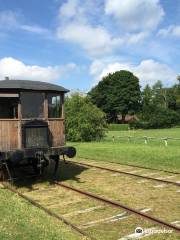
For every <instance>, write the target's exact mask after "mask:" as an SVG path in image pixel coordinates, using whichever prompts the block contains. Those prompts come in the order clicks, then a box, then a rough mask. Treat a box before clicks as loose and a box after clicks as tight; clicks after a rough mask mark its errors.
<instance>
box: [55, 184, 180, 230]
mask: <svg viewBox="0 0 180 240" xmlns="http://www.w3.org/2000/svg"><path fill="white" fill-rule="evenodd" d="M54 183H55V184H56V185H58V186H61V187H63V188H65V189H69V190H71V191H74V192H77V193H80V194H82V195H84V196H87V197H90V198H93V199H96V200H98V201H101V202H103V203H106V204H108V205H111V206H113V207H116V208H121V209H122V208H123V209H125V210H126V211H127V212H130V213H134V214H136V215H137V216H140V217H143V218H144V219H147V220H149V221H152V222H154V223H156V224H159V225H162V226H164V227H167V228H170V229H173V230H175V231H177V232H180V228H179V227H177V226H175V225H173V224H171V223H168V222H165V221H163V220H161V219H158V218H156V217H152V216H149V215H147V214H145V213H142V212H140V211H138V210H135V209H133V208H130V207H128V206H126V205H123V204H121V203H119V202H116V201H113V200H111V199H107V198H104V197H101V196H98V195H96V194H94V193H90V192H86V191H83V190H81V189H77V188H74V187H71V186H69V185H66V184H63V183H59V182H57V181H54Z"/></svg>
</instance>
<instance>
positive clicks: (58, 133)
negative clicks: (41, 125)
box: [48, 119, 65, 147]
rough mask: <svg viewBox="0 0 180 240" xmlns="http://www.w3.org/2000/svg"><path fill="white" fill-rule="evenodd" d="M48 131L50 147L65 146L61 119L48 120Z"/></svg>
mask: <svg viewBox="0 0 180 240" xmlns="http://www.w3.org/2000/svg"><path fill="white" fill-rule="evenodd" d="M48 123H49V131H50V135H51V136H50V139H51V142H52V147H59V146H63V145H64V144H65V136H64V120H63V119H49V120H48Z"/></svg>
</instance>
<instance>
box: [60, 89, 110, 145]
mask: <svg viewBox="0 0 180 240" xmlns="http://www.w3.org/2000/svg"><path fill="white" fill-rule="evenodd" d="M65 114H66V136H67V140H69V141H92V140H100V139H101V138H102V137H104V134H105V130H106V127H107V126H106V120H105V114H104V113H103V112H102V111H101V110H100V109H99V108H97V107H96V106H95V105H93V104H92V102H91V101H90V100H89V98H88V97H85V96H83V95H81V94H79V93H74V94H73V95H71V96H70V97H67V99H66V101H65Z"/></svg>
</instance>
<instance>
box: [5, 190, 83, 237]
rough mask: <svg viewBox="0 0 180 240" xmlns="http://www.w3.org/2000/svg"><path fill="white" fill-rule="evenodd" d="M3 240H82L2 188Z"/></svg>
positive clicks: (61, 224) (56, 221)
mask: <svg viewBox="0 0 180 240" xmlns="http://www.w3.org/2000/svg"><path fill="white" fill-rule="evenodd" d="M0 239H1V240H32V239H35V240H65V239H66V240H67V239H68V240H80V239H83V238H82V237H80V236H79V234H77V233H76V232H74V231H73V230H72V229H71V228H69V227H67V226H66V225H65V224H63V223H62V222H59V221H58V220H56V219H54V218H52V217H50V216H48V215H47V214H46V213H44V212H43V211H41V210H39V209H37V208H36V207H33V206H32V205H31V204H29V203H27V202H26V201H24V200H22V199H21V198H19V197H18V196H16V195H15V194H13V193H11V192H9V191H8V190H4V189H1V188H0Z"/></svg>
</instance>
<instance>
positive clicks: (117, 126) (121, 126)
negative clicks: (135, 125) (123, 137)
mask: <svg viewBox="0 0 180 240" xmlns="http://www.w3.org/2000/svg"><path fill="white" fill-rule="evenodd" d="M128 129H129V124H109V131H127V130H128Z"/></svg>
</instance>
